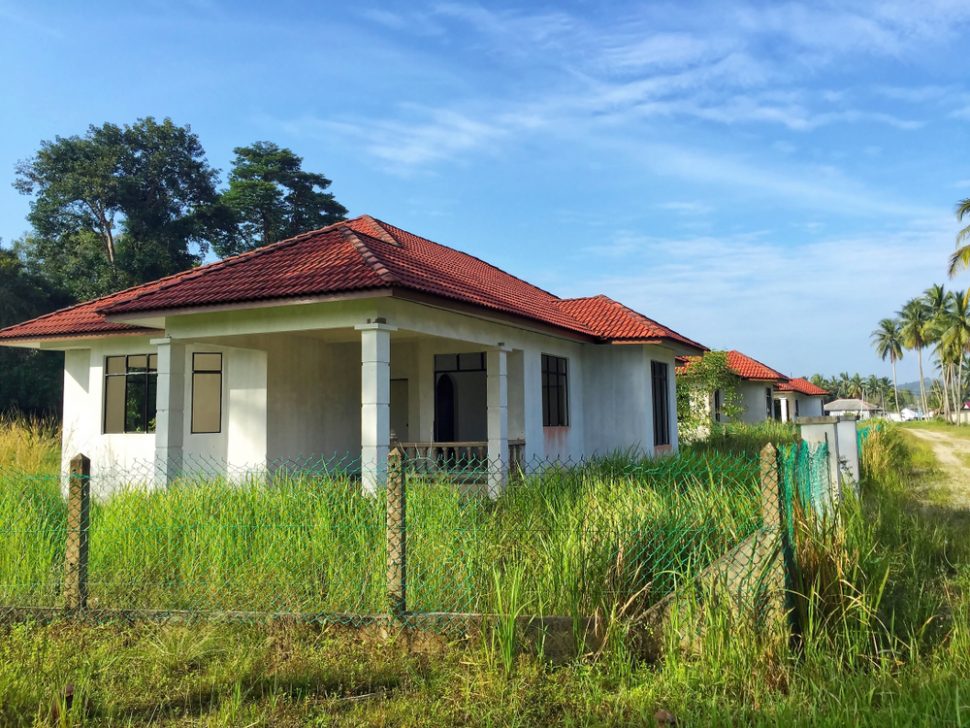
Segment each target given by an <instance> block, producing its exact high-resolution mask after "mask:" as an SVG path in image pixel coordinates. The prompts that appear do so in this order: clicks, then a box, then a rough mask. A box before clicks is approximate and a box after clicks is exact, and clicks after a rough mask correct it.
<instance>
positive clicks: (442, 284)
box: [0, 215, 705, 351]
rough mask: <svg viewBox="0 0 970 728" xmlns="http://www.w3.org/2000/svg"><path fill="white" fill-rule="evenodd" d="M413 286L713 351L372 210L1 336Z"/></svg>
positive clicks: (109, 330) (601, 300) (522, 314)
mask: <svg viewBox="0 0 970 728" xmlns="http://www.w3.org/2000/svg"><path fill="white" fill-rule="evenodd" d="M381 290H383V291H390V292H391V293H392V294H394V293H395V292H400V291H411V292H416V293H419V294H425V295H428V296H432V297H434V298H437V299H447V300H450V301H455V302H459V303H462V304H466V305H471V306H474V307H476V308H480V309H484V310H487V311H494V312H500V313H503V314H508V315H512V316H516V317H519V318H522V319H527V320H530V321H535V322H539V323H542V324H546V325H549V326H552V327H555V328H558V329H561V330H563V331H566V332H570V333H572V334H578V335H580V336H584V337H588V338H589V339H591V340H593V341H600V342H628V341H638V342H641V341H642V342H645V343H654V342H663V341H665V342H673V343H676V344H678V345H681V346H684V347H687V348H688V349H690V350H694V351H704V350H705V347H703V346H702V345H701V344H698V343H697V342H696V341H693V340H691V339H689V338H687V337H685V336H682V335H681V334H679V333H677V332H676V331H674V330H672V329H669V328H667V327H666V326H663V325H662V324H659V323H658V322H656V321H654V320H653V319H650V318H647V317H646V316H644V315H642V314H639V313H637V312H636V311H633V310H631V309H629V308H627V307H625V306H623V305H622V304H620V303H617V302H616V301H613V300H612V299H609V298H607V297H606V296H594V297H592V298H580V299H561V298H559V297H557V296H554V295H553V294H551V293H548V292H547V291H544V290H542V289H541V288H538V287H536V286H533V285H532V284H530V283H527V282H526V281H523V280H522V279H520V278H516V277H515V276H513V275H510V274H508V273H506V272H505V271H503V270H500V269H499V268H496V267H495V266H493V265H489V264H488V263H485V262H484V261H482V260H480V259H478V258H476V257H474V256H471V255H468V254H467V253H462V252H460V251H458V250H455V249H453V248H449V247H447V246H445V245H440V244H438V243H435V242H432V241H430V240H427V239H426V238H422V237H420V236H418V235H414V234H412V233H409V232H407V231H405V230H402V229H400V228H397V227H394V226H393V225H390V224H388V223H385V222H382V221H380V220H377V219H375V218H373V217H370V216H369V215H364V216H361V217H358V218H355V219H353V220H347V221H344V222H339V223H336V224H334V225H330V226H328V227H325V228H321V229H320V230H314V231H311V232H307V233H303V234H301V235H297V236H295V237H293V238H290V239H288V240H283V241H281V242H278V243H274V244H273V245H267V246H266V247H263V248H259V249H257V250H253V251H250V252H248V253H243V254H241V255H237V256H233V257H231V258H226V259H224V260H221V261H218V262H216V263H210V264H209V265H204V266H201V267H198V268H193V269H191V270H188V271H184V272H182V273H177V274H175V275H172V276H168V277H167V278H162V279H160V280H157V281H152V282H150V283H146V284H144V285H141V286H137V287H135V288H130V289H128V290H126V291H121V292H119V293H114V294H112V295H110V296H105V297H103V298H99V299H96V300H94V301H88V302H86V303H81V304H78V305H76V306H72V307H70V308H66V309H62V310H60V311H55V312H54V313H50V314H47V315H45V316H41V317H39V318H36V319H33V320H31V321H27V322H26V323H22V324H18V325H16V326H11V327H9V328H6V329H3V330H0V341H3V340H6V341H15V340H32V339H40V338H65V337H74V336H89V335H102V334H123V333H143V332H147V331H157V330H156V329H146V328H144V327H140V326H134V325H130V324H126V323H124V322H122V321H119V320H117V319H116V318H114V317H117V316H121V315H125V314H145V315H149V314H164V313H166V312H171V311H182V310H186V309H193V308H200V307H211V306H232V305H242V304H247V303H255V302H265V301H273V302H276V301H278V302H280V303H281V304H283V303H285V302H286V301H287V300H296V299H306V298H312V297H316V296H320V297H325V296H328V295H335V294H342V293H353V292H360V291H374V292H377V291H381Z"/></svg>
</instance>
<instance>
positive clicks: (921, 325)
mask: <svg viewBox="0 0 970 728" xmlns="http://www.w3.org/2000/svg"><path fill="white" fill-rule="evenodd" d="M899 324H900V328H899V332H900V334H901V335H902V339H903V346H905V347H906V348H907V349H913V350H914V351H915V352H916V358H917V361H918V362H919V397H920V406H921V407H922V410H923V413H924V414H925V412H926V383H925V381H924V377H923V348H924V347H925V346H926V338H927V329H928V327H929V324H930V312H929V309H928V308H927V307H926V304H925V302H924V301H922V300H920V299H918V298H914V299H913V300H911V301H909V302H908V303H907V304H906V305H905V306H903V308H902V310H901V311H900V312H899Z"/></svg>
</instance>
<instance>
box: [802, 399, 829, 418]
mask: <svg viewBox="0 0 970 728" xmlns="http://www.w3.org/2000/svg"><path fill="white" fill-rule="evenodd" d="M797 400H798V416H799V417H822V416H823V415H824V414H825V413H824V412H823V411H822V398H821V397H809V396H806V395H804V394H799V395H798V396H797Z"/></svg>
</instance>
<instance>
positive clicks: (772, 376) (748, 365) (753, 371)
mask: <svg viewBox="0 0 970 728" xmlns="http://www.w3.org/2000/svg"><path fill="white" fill-rule="evenodd" d="M696 360H697V357H696V356H685V357H679V358H678V359H677V361H678V363H679V364H680V365H681V366H679V367H677V369H676V373H677V374H686V373H687V370H688V369H690V365H691V362H693V361H696ZM727 365H728V368H729V369H730V370H731V371H732V372H734V374H736V375H737V376H739V377H740V378H741V379H747V380H750V381H755V382H787V381H788V377H786V376H785V375H784V374H782V373H781V372H779V371H776V370H774V369H772V368H771V367H769V366H768V365H767V364H762V363H761V362H760V361H758V360H757V359H752V358H751V357H750V356H748V355H747V354H742V353H741V352H740V351H733V350H732V351H729V352H727Z"/></svg>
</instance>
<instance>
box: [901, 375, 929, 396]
mask: <svg viewBox="0 0 970 728" xmlns="http://www.w3.org/2000/svg"><path fill="white" fill-rule="evenodd" d="M932 385H933V380H932V379H930V378H929V377H925V378H924V379H923V387H925V388H926V390H927V391H929V388H930V387H931V386H932ZM899 388H900V389H905V390H907V391H909V392H912V393H913V394H919V380H918V379H917V380H915V381H913V382H905V383H903V382H900V384H899Z"/></svg>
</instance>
